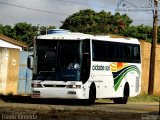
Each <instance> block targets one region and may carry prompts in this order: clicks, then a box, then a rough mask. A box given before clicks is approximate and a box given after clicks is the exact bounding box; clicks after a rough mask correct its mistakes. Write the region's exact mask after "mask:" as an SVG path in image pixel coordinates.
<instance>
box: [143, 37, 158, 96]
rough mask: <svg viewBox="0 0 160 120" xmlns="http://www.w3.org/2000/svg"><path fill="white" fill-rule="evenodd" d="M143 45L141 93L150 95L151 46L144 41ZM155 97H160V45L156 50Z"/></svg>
mask: <svg viewBox="0 0 160 120" xmlns="http://www.w3.org/2000/svg"><path fill="white" fill-rule="evenodd" d="M140 43H141V54H142V90H141V93H145V94H147V93H148V83H149V68H150V51H151V44H150V43H148V42H145V41H143V40H141V41H140ZM154 95H160V45H157V49H156V68H155V80H154Z"/></svg>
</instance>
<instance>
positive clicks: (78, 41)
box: [28, 32, 141, 104]
mask: <svg viewBox="0 0 160 120" xmlns="http://www.w3.org/2000/svg"><path fill="white" fill-rule="evenodd" d="M140 55H141V53H140V43H139V41H138V40H137V39H133V38H110V37H109V36H93V35H88V34H83V33H73V32H64V33H54V34H49V35H43V36H38V37H37V39H36V40H35V43H34V55H33V56H32V57H33V65H32V66H31V63H30V62H31V57H29V58H28V67H29V68H31V69H33V80H32V94H31V96H32V98H58V99H87V101H88V102H89V103H90V104H92V103H94V102H95V99H98V98H110V99H113V101H114V103H121V104H126V103H127V100H128V97H130V96H136V95H138V94H139V93H140V90H141V57H140Z"/></svg>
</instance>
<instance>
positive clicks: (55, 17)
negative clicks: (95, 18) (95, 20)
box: [0, 0, 153, 28]
mask: <svg viewBox="0 0 160 120" xmlns="http://www.w3.org/2000/svg"><path fill="white" fill-rule="evenodd" d="M119 1H120V0H0V24H2V25H11V26H13V25H14V24H16V23H19V22H27V23H31V24H32V25H40V26H43V25H44V26H56V27H57V28H59V27H60V26H61V25H62V21H64V20H65V19H66V18H67V17H69V16H70V15H72V14H73V13H76V12H78V11H79V10H84V9H93V10H95V11H96V12H100V11H101V10H105V11H106V12H111V13H112V14H115V12H116V11H115V9H116V8H117V4H118V2H119ZM128 1H130V2H132V1H136V0H128ZM137 1H142V2H141V3H142V5H143V4H145V3H146V1H147V0H137ZM134 4H140V3H136V2H135V3H134ZM126 5H127V4H125V5H124V4H123V6H126ZM129 7H130V6H129ZM120 13H121V14H125V13H126V14H127V15H128V16H129V17H130V18H131V19H133V25H140V24H144V25H151V26H152V20H153V19H152V17H153V15H152V12H149V11H147V12H144V11H123V12H120Z"/></svg>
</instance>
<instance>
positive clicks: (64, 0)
mask: <svg viewBox="0 0 160 120" xmlns="http://www.w3.org/2000/svg"><path fill="white" fill-rule="evenodd" d="M60 1H63V2H67V3H72V4H79V5H86V6H94V7H97V8H107V9H113V10H115V8H109V7H105V6H99V5H95V4H86V3H81V2H73V1H67V0H60Z"/></svg>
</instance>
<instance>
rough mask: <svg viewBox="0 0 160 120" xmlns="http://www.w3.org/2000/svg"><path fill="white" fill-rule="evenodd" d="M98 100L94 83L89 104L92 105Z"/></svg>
mask: <svg viewBox="0 0 160 120" xmlns="http://www.w3.org/2000/svg"><path fill="white" fill-rule="evenodd" d="M95 100H96V86H95V84H94V83H92V84H91V87H90V91H89V99H88V104H89V105H92V104H94V103H95Z"/></svg>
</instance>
